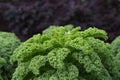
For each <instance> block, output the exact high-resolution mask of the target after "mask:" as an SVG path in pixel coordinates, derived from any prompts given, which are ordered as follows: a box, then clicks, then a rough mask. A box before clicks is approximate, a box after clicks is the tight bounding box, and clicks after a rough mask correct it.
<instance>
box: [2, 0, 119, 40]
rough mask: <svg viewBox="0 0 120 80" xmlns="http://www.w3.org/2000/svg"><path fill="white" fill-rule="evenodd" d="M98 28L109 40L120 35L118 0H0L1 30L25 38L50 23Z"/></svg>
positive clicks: (40, 30) (39, 31) (38, 31)
mask: <svg viewBox="0 0 120 80" xmlns="http://www.w3.org/2000/svg"><path fill="white" fill-rule="evenodd" d="M67 24H73V25H74V26H81V27H82V29H83V30H84V29H86V28H88V27H91V26H93V27H98V28H100V29H104V30H106V31H107V33H108V35H109V40H108V41H109V42H111V41H112V40H113V39H114V38H115V37H116V36H118V35H120V28H119V27H120V1H119V0H4V1H1V2H0V31H8V32H14V33H15V34H16V35H18V37H19V38H20V39H21V40H22V41H24V40H26V39H28V38H29V37H31V36H32V35H33V34H37V33H41V32H42V31H43V30H44V29H46V28H47V27H48V26H50V25H67Z"/></svg>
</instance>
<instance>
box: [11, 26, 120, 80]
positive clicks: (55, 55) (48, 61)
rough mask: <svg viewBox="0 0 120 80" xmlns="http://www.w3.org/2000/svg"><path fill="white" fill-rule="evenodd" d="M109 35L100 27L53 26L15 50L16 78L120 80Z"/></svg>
mask: <svg viewBox="0 0 120 80" xmlns="http://www.w3.org/2000/svg"><path fill="white" fill-rule="evenodd" d="M107 38H108V37H107V33H106V32H105V31H104V30H100V29H97V28H91V27H90V28H88V29H87V30H84V31H81V29H80V27H79V26H78V27H76V28H73V26H72V25H66V26H58V27H57V26H51V27H49V28H48V29H46V30H44V31H43V33H42V34H37V35H34V36H33V37H31V38H30V39H28V40H27V41H25V42H24V43H22V44H21V45H20V46H19V47H18V48H17V49H15V51H14V53H13V55H12V56H11V59H10V61H11V63H12V64H13V63H15V62H17V63H18V67H17V68H16V70H15V72H14V74H13V77H12V80H119V79H120V78H119V77H116V76H117V75H118V74H117V72H115V71H114V69H118V68H116V67H115V68H114V69H113V68H112V67H113V66H114V64H113V63H114V59H113V55H112V48H111V45H110V44H109V43H105V42H104V41H103V39H104V40H107ZM114 73H116V75H115V76H114Z"/></svg>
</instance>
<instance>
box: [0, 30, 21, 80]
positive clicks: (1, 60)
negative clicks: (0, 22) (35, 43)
mask: <svg viewBox="0 0 120 80" xmlns="http://www.w3.org/2000/svg"><path fill="white" fill-rule="evenodd" d="M19 45H20V40H19V39H18V38H17V37H16V36H15V34H13V33H8V32H0V80H10V79H11V77H12V73H13V71H14V66H12V65H11V64H10V62H9V59H10V56H11V55H12V53H13V51H14V50H15V48H17V47H18V46H19Z"/></svg>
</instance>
